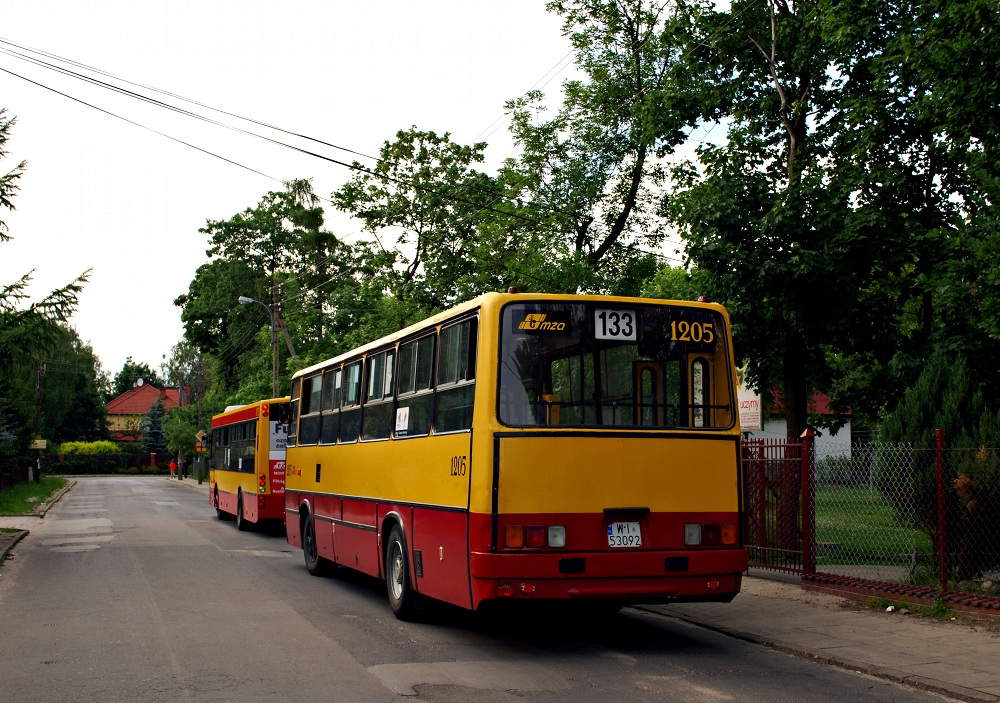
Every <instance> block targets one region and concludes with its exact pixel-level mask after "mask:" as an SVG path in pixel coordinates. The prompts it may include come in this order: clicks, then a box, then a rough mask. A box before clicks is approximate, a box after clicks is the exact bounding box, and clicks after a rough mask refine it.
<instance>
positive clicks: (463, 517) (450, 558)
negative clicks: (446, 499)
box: [409, 508, 472, 608]
mask: <svg viewBox="0 0 1000 703" xmlns="http://www.w3.org/2000/svg"><path fill="white" fill-rule="evenodd" d="M412 535H413V537H412V538H411V539H412V544H410V545H409V546H410V549H411V554H412V558H411V559H410V561H411V565H410V571H411V572H414V571H416V567H417V564H415V563H414V562H415V561H416V559H417V556H416V555H417V553H418V552H419V555H420V573H421V574H422V575H418V576H417V577H416V578H415V579H413V583H415V584H416V589H417V591H419V592H420V593H422V594H424V595H426V596H430V597H431V598H437V599H438V600H443V601H446V602H448V603H452V604H454V605H458V606H461V607H463V608H471V607H472V601H471V600H470V594H469V544H468V536H467V535H468V513H465V512H446V511H442V510H434V509H432V508H414V509H413V529H412Z"/></svg>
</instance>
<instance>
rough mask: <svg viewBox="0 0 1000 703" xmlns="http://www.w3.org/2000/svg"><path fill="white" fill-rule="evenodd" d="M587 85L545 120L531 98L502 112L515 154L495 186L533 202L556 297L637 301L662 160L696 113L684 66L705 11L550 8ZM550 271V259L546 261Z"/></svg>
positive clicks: (634, 1)
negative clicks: (607, 295)
mask: <svg viewBox="0 0 1000 703" xmlns="http://www.w3.org/2000/svg"><path fill="white" fill-rule="evenodd" d="M547 7H548V8H549V10H550V11H553V12H557V13H559V14H560V15H562V16H563V17H564V19H565V23H564V25H563V33H564V34H565V35H567V36H568V37H569V38H570V41H571V42H572V44H573V47H574V50H575V52H576V64H577V67H578V68H579V69H580V70H581V71H582V72H583V73H584V74H585V75H586V80H571V81H567V82H566V83H565V84H564V86H563V103H562V106H561V108H560V109H559V111H558V112H557V113H556V114H555V115H554V116H553V117H552V118H547V117H546V115H545V111H544V109H543V107H542V99H543V96H542V94H541V93H540V92H537V91H533V92H530V93H528V94H527V95H526V96H524V97H523V98H521V99H518V100H513V101H511V102H509V103H508V104H507V108H508V110H509V112H510V115H511V118H512V124H511V132H512V134H513V135H514V138H515V141H516V142H517V144H518V145H519V146H520V147H521V149H522V154H521V155H520V156H519V157H518V158H516V159H511V160H509V161H508V163H507V165H506V167H505V168H504V170H503V172H502V174H501V178H502V180H503V181H504V182H505V183H506V184H508V188H509V189H510V190H512V191H514V192H515V193H516V194H517V195H519V196H522V197H524V198H525V200H527V201H528V202H530V203H531V205H532V206H533V210H534V213H535V217H536V218H538V219H540V220H542V225H543V228H544V230H547V231H548V232H549V236H550V242H549V247H548V249H547V251H546V253H547V254H549V255H550V258H553V259H555V258H557V257H558V259H557V260H559V259H561V260H562V266H561V269H562V270H561V271H560V272H559V275H558V277H557V278H556V280H560V281H562V289H563V290H566V291H569V292H575V291H577V290H593V291H605V292H613V293H621V294H632V295H636V294H638V293H639V291H640V289H641V286H642V284H643V282H644V281H645V280H646V279H648V278H650V277H651V276H652V275H653V274H654V273H655V271H656V270H657V268H658V265H657V259H656V256H655V255H654V254H653V253H651V252H649V251H646V250H644V249H643V248H644V247H645V248H647V249H649V248H657V247H659V246H660V244H661V243H662V242H663V240H664V237H665V236H666V234H667V231H668V230H667V226H666V225H667V223H666V222H665V220H664V219H663V218H662V217H661V216H660V215H659V214H658V212H657V207H656V204H657V201H658V198H659V195H660V188H661V186H662V185H663V183H664V180H665V177H666V175H667V172H666V170H665V168H664V165H663V163H664V162H663V158H664V157H665V156H667V155H669V154H671V153H672V152H673V150H674V148H675V147H676V146H678V145H679V144H681V143H683V142H684V141H685V140H686V139H687V131H686V128H688V127H691V126H693V125H694V124H695V123H696V121H697V119H698V117H699V116H700V109H699V95H698V93H697V91H695V90H693V88H694V87H695V84H694V82H693V81H692V80H691V71H690V67H689V64H688V63H687V62H685V61H684V60H683V57H684V52H685V50H686V47H687V44H688V42H689V38H688V37H689V33H690V31H691V29H692V17H694V16H697V13H698V11H699V10H700V8H701V7H702V3H700V2H695V3H693V4H692V3H655V2H647V1H644V0H627V1H625V2H621V1H618V0H579V1H577V2H550V3H549V4H548V5H547ZM552 263H554V262H550V266H551V264H552Z"/></svg>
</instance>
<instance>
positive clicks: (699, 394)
mask: <svg viewBox="0 0 1000 703" xmlns="http://www.w3.org/2000/svg"><path fill="white" fill-rule="evenodd" d="M707 416H708V364H707V363H706V362H705V360H704V359H695V360H694V361H693V362H691V426H692V427H704V426H705V422H706V420H707V419H708V417H707Z"/></svg>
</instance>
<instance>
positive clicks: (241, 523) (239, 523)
mask: <svg viewBox="0 0 1000 703" xmlns="http://www.w3.org/2000/svg"><path fill="white" fill-rule="evenodd" d="M236 529H237V530H239V531H240V532H246V531H247V530H249V529H250V523H249V522H247V519H246V518H245V517H244V516H243V491H240V494H239V496H238V497H237V498H236Z"/></svg>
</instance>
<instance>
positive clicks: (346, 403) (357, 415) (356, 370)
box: [340, 361, 361, 443]
mask: <svg viewBox="0 0 1000 703" xmlns="http://www.w3.org/2000/svg"><path fill="white" fill-rule="evenodd" d="M360 434H361V362H360V361H355V362H354V363H351V364H347V365H345V366H344V387H343V397H342V400H341V404H340V442H341V443H347V442H356V441H357V440H358V436H359V435H360Z"/></svg>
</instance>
